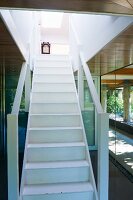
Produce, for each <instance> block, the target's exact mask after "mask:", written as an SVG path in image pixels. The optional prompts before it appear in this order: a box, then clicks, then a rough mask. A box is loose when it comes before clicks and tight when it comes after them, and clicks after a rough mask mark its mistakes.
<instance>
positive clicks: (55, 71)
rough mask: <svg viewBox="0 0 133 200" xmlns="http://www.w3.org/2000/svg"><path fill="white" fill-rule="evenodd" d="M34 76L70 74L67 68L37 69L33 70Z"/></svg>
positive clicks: (70, 71)
mask: <svg viewBox="0 0 133 200" xmlns="http://www.w3.org/2000/svg"><path fill="white" fill-rule="evenodd" d="M34 74H64V75H65V74H72V70H71V68H69V67H66V68H65V67H44V68H43V67H37V68H35V69H34Z"/></svg>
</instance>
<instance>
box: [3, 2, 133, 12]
mask: <svg viewBox="0 0 133 200" xmlns="http://www.w3.org/2000/svg"><path fill="white" fill-rule="evenodd" d="M0 7H1V8H11V9H13V8H14V9H16V8H17V9H20V8H22V9H32V10H33V9H35V10H37V9H40V10H43V9H46V10H47V9H49V10H64V11H76V12H77V11H81V12H89V13H90V12H91V13H96V12H97V13H110V14H121V15H123V14H125V15H132V14H133V10H132V9H130V8H127V6H126V4H125V6H123V5H122V4H121V3H120V2H117V3H116V2H113V1H111V0H100V1H99V0H67V1H66V0H56V1H55V0H26V1H25V0H2V1H0Z"/></svg>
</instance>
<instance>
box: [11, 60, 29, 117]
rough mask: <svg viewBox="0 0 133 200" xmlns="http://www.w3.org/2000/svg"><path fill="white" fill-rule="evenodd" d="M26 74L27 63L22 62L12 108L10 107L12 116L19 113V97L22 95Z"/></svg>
mask: <svg viewBox="0 0 133 200" xmlns="http://www.w3.org/2000/svg"><path fill="white" fill-rule="evenodd" d="M26 72H27V63H26V62H24V63H23V64H22V68H21V72H20V76H19V81H18V85H17V89H16V94H15V98H14V102H13V107H12V112H11V113H12V114H18V113H19V107H20V103H21V97H22V93H23V87H24V83H25V79H26Z"/></svg>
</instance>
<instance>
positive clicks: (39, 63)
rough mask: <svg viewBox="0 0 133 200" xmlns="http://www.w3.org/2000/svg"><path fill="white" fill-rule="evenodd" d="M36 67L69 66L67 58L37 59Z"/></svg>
mask: <svg viewBox="0 0 133 200" xmlns="http://www.w3.org/2000/svg"><path fill="white" fill-rule="evenodd" d="M36 67H70V62H69V60H38V61H37V62H36Z"/></svg>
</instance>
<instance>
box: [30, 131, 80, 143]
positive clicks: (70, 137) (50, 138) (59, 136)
mask: <svg viewBox="0 0 133 200" xmlns="http://www.w3.org/2000/svg"><path fill="white" fill-rule="evenodd" d="M81 141H83V133H82V130H65V129H64V130H45V131H44V130H43V131H42V130H41V131H40V130H34V131H33V130H31V131H29V143H45V142H46V143H55V142H68V143H69V142H81Z"/></svg>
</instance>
